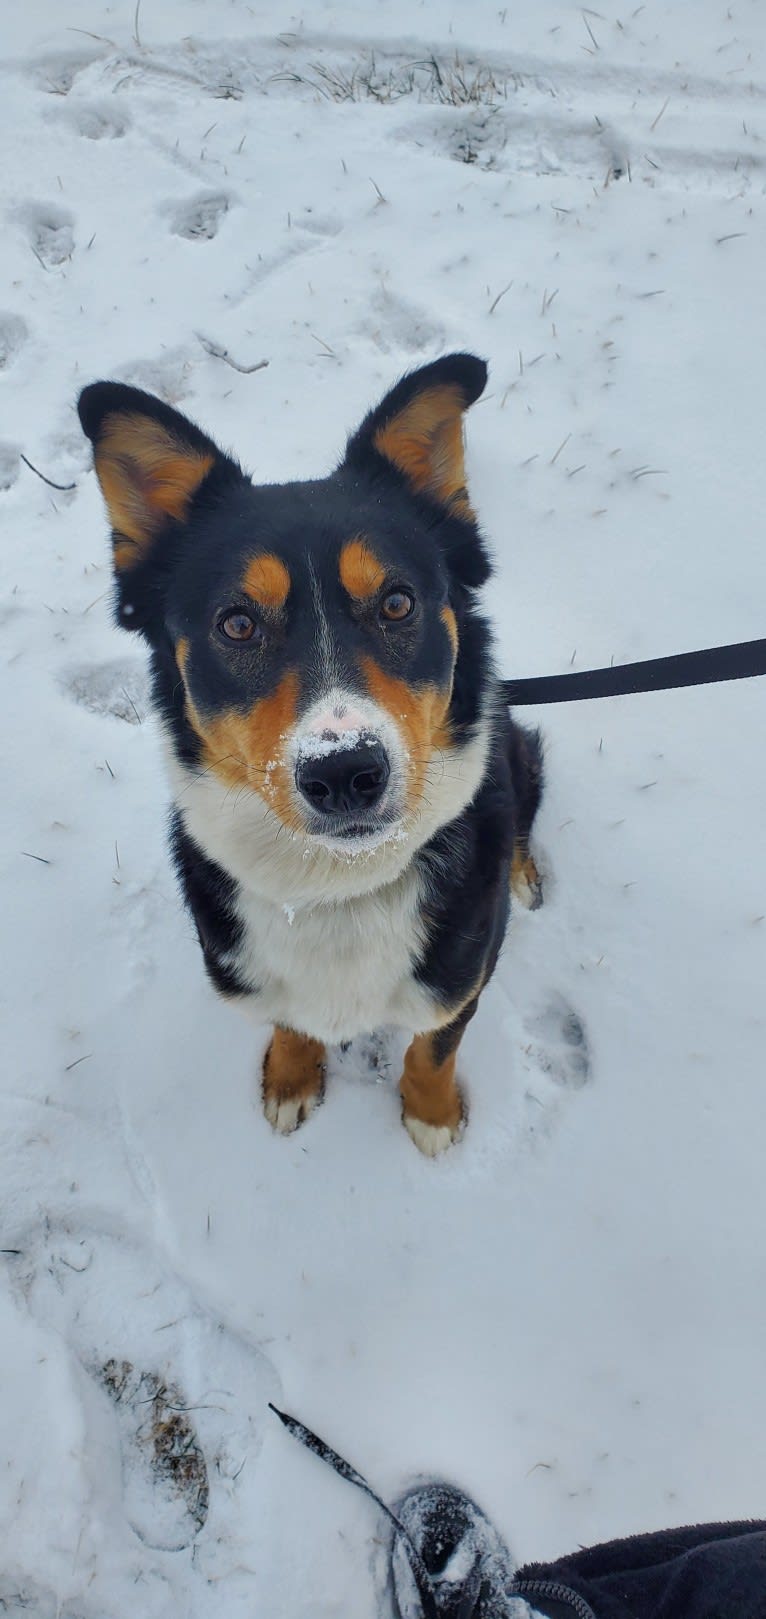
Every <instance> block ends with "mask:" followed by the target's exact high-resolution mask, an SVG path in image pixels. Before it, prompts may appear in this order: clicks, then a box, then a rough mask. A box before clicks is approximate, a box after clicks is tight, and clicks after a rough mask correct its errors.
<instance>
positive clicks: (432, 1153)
mask: <svg viewBox="0 0 766 1619" xmlns="http://www.w3.org/2000/svg"><path fill="white" fill-rule="evenodd" d="M404 1128H405V1130H406V1131H407V1133H408V1135H410V1136H411V1137H412V1140H413V1141H414V1143H415V1146H416V1147H417V1149H418V1152H422V1153H423V1156H424V1157H425V1158H438V1156H439V1153H441V1152H446V1151H447V1148H448V1147H451V1146H452V1143H453V1141H457V1138H458V1135H459V1134H460V1127H459V1126H458V1128H457V1129H456V1130H451V1129H450V1127H449V1125H447V1124H424V1123H423V1121H422V1119H413V1118H411V1117H409V1116H408V1115H407V1114H406V1113H405V1115H404Z"/></svg>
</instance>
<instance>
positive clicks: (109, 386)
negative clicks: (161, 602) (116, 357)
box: [77, 382, 238, 576]
mask: <svg viewBox="0 0 766 1619" xmlns="http://www.w3.org/2000/svg"><path fill="white" fill-rule="evenodd" d="M77 409H78V412H79V416H80V421H81V423H82V428H83V432H84V433H85V434H86V435H87V437H88V438H89V439H90V441H91V443H92V445H93V454H94V461H95V467H96V474H97V477H98V481H99V483H100V485H101V492H102V494H103V497H104V500H105V502H106V509H107V512H108V514H109V521H110V523H111V525H112V534H113V545H114V567H115V572H116V573H117V575H118V576H122V575H124V574H128V573H130V572H131V571H133V570H135V569H136V568H139V567H140V564H141V563H143V562H145V561H147V560H148V559H149V556H150V554H151V553H152V551H153V549H154V547H155V545H156V544H157V542H158V541H159V540H160V539H161V537H162V535H163V533H164V532H167V531H169V530H170V529H172V528H173V527H175V526H177V525H182V524H183V523H185V522H186V520H187V518H188V515H189V511H190V509H191V506H192V502H193V501H194V499H195V497H196V496H197V494H198V492H199V490H200V488H201V486H202V485H203V483H204V482H205V480H206V479H208V478H210V476H211V474H213V473H214V471H216V470H218V471H219V472H220V471H223V470H224V469H228V471H229V472H230V473H234V474H236V473H237V471H238V469H237V468H236V466H235V464H234V462H232V461H230V460H229V458H228V457H227V456H225V455H223V453H222V452H221V451H220V450H219V449H217V448H216V446H215V444H213V442H212V440H211V439H209V438H207V436H206V434H204V433H202V432H201V431H200V429H199V428H198V427H195V425H194V423H193V422H190V421H187V419H186V417H185V416H182V415H181V414H180V412H179V411H177V410H173V409H171V407H170V405H165V404H163V402H162V400H160V399H155V398H154V396H153V395H152V394H146V393H142V392H141V390H140V389H139V388H128V387H126V386H125V385H124V384H123V383H121V382H94V383H92V384H91V386H90V387H89V388H84V389H83V392H82V393H81V394H80V398H79V400H78V402H77Z"/></svg>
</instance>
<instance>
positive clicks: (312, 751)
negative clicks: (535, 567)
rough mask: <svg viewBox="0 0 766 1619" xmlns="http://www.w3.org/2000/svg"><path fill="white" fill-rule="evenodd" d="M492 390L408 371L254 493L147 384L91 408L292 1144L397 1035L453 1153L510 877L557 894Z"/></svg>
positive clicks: (405, 1078) (136, 621)
mask: <svg viewBox="0 0 766 1619" xmlns="http://www.w3.org/2000/svg"><path fill="white" fill-rule="evenodd" d="M486 377H487V368H486V366H485V365H484V363H483V361H481V360H478V359H476V358H475V357H474V356H472V355H469V354H451V355H446V356H445V357H443V358H442V359H440V360H437V361H435V363H434V364H432V365H427V366H424V367H423V368H422V369H421V370H419V371H415V372H413V373H412V374H411V375H410V376H407V377H405V378H404V379H403V380H402V381H401V382H399V383H398V384H397V386H396V387H395V388H393V389H392V391H391V392H390V393H389V394H387V395H386V397H385V399H384V400H383V401H382V403H381V404H380V405H378V406H377V408H376V409H375V410H373V411H371V412H370V414H369V415H368V416H367V417H366V418H365V420H364V421H363V422H362V425H361V427H360V428H359V429H358V431H357V432H356V433H354V434H353V436H352V437H351V438H350V439H349V442H348V444H347V446H346V451H345V455H344V457H343V460H342V461H341V463H340V465H339V467H338V468H337V470H336V471H335V472H333V473H332V474H331V476H330V477H326V478H319V479H316V480H314V481H311V482H308V483H287V484H254V483H253V482H252V480H251V479H250V478H249V477H248V476H247V475H246V473H245V472H243V471H242V469H241V468H240V467H239V466H238V464H237V463H236V461H234V460H233V459H232V458H231V457H230V456H229V455H227V454H224V453H223V452H222V451H221V450H219V449H218V448H217V447H216V445H215V444H214V443H213V441H212V439H210V438H208V437H207V435H206V434H205V433H203V432H201V431H200V429H199V428H198V427H196V426H194V425H193V423H191V422H190V421H188V420H187V419H186V418H185V417H184V416H182V415H180V414H179V413H178V412H177V411H175V410H173V409H171V408H170V407H169V406H168V405H166V404H163V403H162V402H161V401H160V400H158V399H155V398H152V397H151V396H150V395H149V394H145V393H141V392H139V391H138V390H137V389H135V388H129V387H124V386H123V385H121V384H120V383H116V382H97V383H94V384H93V385H92V386H91V387H89V388H86V389H85V390H84V392H83V393H82V395H81V397H80V401H79V411H80V419H81V422H82V425H83V428H84V430H85V432H86V434H87V436H88V438H89V439H90V440H91V441H92V444H93V448H94V453H95V466H96V473H97V475H98V479H99V483H100V485H101V490H102V492H103V496H104V500H105V502H106V507H107V512H108V515H109V520H110V522H111V525H112V531H113V532H112V540H113V552H114V569H115V576H116V584H117V595H116V599H117V616H118V619H119V622H120V624H121V625H123V627H124V628H125V629H130V630H137V631H139V632H140V633H141V634H142V635H143V636H144V638H145V639H146V641H147V642H148V644H149V648H150V651H151V665H152V675H153V700H154V704H155V706H156V709H157V712H158V714H159V716H160V720H161V724H162V729H163V733H164V737H165V743H166V750H167V760H168V767H169V772H170V780H171V784H172V792H173V799H174V806H175V807H174V811H173V820H172V834H171V842H172V850H173V857H174V860H175V864H176V868H177V871H178V874H179V877H180V880H181V885H182V888H183V892H184V896H185V899H186V903H187V904H188V906H189V909H190V911H191V914H192V916H193V918H194V921H195V924H196V928H197V932H198V934H199V940H200V944H201V947H202V953H203V956H204V961H205V966H206V968H207V971H208V973H209V975H210V978H211V979H212V981H213V983H214V985H215V987H216V989H218V990H219V991H220V993H221V994H222V995H223V996H224V997H225V998H226V999H227V1000H230V1001H232V1002H235V1003H237V1004H239V1005H240V1006H242V1007H243V1008H245V1009H246V1010H247V1011H248V1012H249V1013H250V1014H251V1015H252V1017H253V1018H254V1019H255V1020H256V1021H257V1022H258V1023H273V1024H274V1033H273V1036H272V1040H271V1044H270V1046H269V1049H268V1052H267V1054H266V1058H265V1062H264V1066H263V1077H262V1085H263V1105H264V1109H265V1112H266V1116H267V1118H268V1119H269V1120H270V1122H271V1124H272V1125H273V1126H274V1127H275V1129H277V1130H280V1131H283V1132H287V1131H290V1130H294V1129H295V1128H296V1127H297V1126H298V1125H299V1124H301V1123H302V1121H303V1120H304V1119H305V1118H307V1117H308V1115H309V1113H310V1112H311V1111H312V1109H313V1107H314V1106H315V1105H316V1103H317V1102H318V1101H319V1100H320V1097H321V1095H322V1087H323V1079H324V1067H325V1049H326V1047H327V1046H328V1045H332V1044H334V1043H336V1042H340V1041H347V1040H350V1039H352V1038H353V1037H354V1036H355V1035H358V1034H360V1033H362V1032H369V1031H371V1030H373V1029H375V1028H378V1027H380V1026H382V1025H395V1026H398V1027H399V1028H402V1029H405V1030H407V1031H409V1032H410V1033H411V1034H412V1041H411V1044H410V1045H409V1048H408V1050H407V1054H406V1057H405V1060H404V1072H403V1074H402V1077H401V1098H402V1117H403V1121H404V1124H405V1126H406V1128H407V1130H408V1131H409V1133H410V1135H411V1137H412V1139H413V1141H414V1142H415V1144H416V1146H418V1147H419V1148H420V1150H421V1151H422V1152H424V1153H427V1154H430V1155H433V1154H435V1153H438V1152H441V1151H442V1150H443V1149H444V1148H446V1147H448V1146H449V1144H450V1143H451V1142H452V1141H454V1140H455V1138H456V1136H457V1134H458V1132H459V1130H460V1127H461V1122H462V1119H463V1104H462V1100H461V1095H460V1091H459V1089H458V1086H457V1083H456V1078H455V1059H456V1053H457V1048H458V1044H459V1041H460V1038H461V1035H462V1033H463V1030H464V1029H465V1026H466V1024H467V1022H468V1020H469V1018H471V1017H472V1016H473V1014H474V1012H475V1010H476V1006H477V1003H478V999H479V995H480V994H481V991H482V988H483V987H484V985H485V984H486V982H487V980H488V978H489V977H490V975H491V973H492V971H493V969H494V966H495V963H496V961H497V956H498V952H499V950H500V946H501V944H502V941H503V935H504V933H505V929H506V923H507V919H508V909H509V889H510V886H511V884H513V887H514V889H515V890H517V891H523V892H524V893H525V896H526V898H527V900H528V901H529V899H530V898H531V899H533V900H534V899H536V898H538V897H539V885H538V879H537V873H536V870H535V867H534V864H533V861H532V858H531V856H530V853H529V833H530V828H531V825H532V821H533V818H534V815H535V811H536V809H537V805H538V801H539V798H540V792H541V757H540V746H539V741H538V738H537V737H536V736H534V735H531V734H530V733H528V732H526V731H524V730H522V729H521V728H520V727H519V726H517V725H516V724H515V723H514V722H513V720H512V719H511V718H510V716H509V714H508V710H507V708H506V706H505V705H504V703H503V702H502V699H501V696H500V692H499V687H498V682H497V678H496V674H495V671H494V667H493V661H492V644H491V636H490V631H489V628H488V625H487V621H486V619H485V618H484V617H483V616H482V614H481V612H480V611H479V609H478V607H477V600H476V595H477V591H478V589H479V587H480V586H481V585H483V584H484V583H485V581H486V580H487V578H488V575H489V572H490V569H489V562H488V558H487V553H486V550H485V547H484V544H483V542H482V538H481V535H480V533H479V530H478V527H477V523H476V518H475V516H474V513H473V510H472V508H471V505H470V502H469V499H468V495H467V493H466V487H465V470H464V462H463V416H464V412H465V410H466V409H467V407H468V406H469V405H471V404H473V402H474V400H475V399H477V398H478V397H479V395H480V393H481V392H482V389H483V388H484V385H485V382H486Z"/></svg>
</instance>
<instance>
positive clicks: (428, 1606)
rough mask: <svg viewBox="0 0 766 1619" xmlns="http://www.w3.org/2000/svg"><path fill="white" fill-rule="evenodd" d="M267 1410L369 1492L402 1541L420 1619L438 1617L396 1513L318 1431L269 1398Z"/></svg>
mask: <svg viewBox="0 0 766 1619" xmlns="http://www.w3.org/2000/svg"><path fill="white" fill-rule="evenodd" d="M269 1410H270V1411H273V1412H274V1415H275V1417H279V1420H280V1422H282V1423H284V1426H285V1427H286V1429H287V1431H288V1433H291V1434H292V1435H293V1438H294V1439H298V1440H300V1443H301V1444H302V1445H305V1446H306V1449H307V1450H311V1451H313V1453H314V1455H315V1456H318V1457H319V1458H320V1461H323V1462H327V1464H328V1466H330V1467H332V1468H333V1470H334V1471H335V1472H336V1473H338V1474H340V1477H341V1478H344V1479H346V1481H347V1483H349V1484H355V1485H356V1487H357V1489H359V1490H363V1491H364V1493H365V1495H369V1496H370V1498H371V1500H373V1501H374V1502H375V1503H376V1505H377V1506H379V1507H380V1510H381V1512H384V1513H385V1515H386V1517H387V1518H388V1521H389V1523H390V1524H391V1525H392V1526H393V1529H394V1531H395V1533H396V1534H397V1535H400V1536H401V1539H402V1542H403V1544H404V1549H405V1551H406V1553H407V1557H408V1559H409V1564H410V1568H411V1569H412V1575H413V1579H414V1581H415V1584H416V1585H417V1588H418V1595H419V1597H420V1601H421V1603H422V1605H423V1619H439V1610H438V1608H437V1606H436V1599H435V1597H434V1593H433V1586H432V1584H431V1576H430V1574H429V1572H428V1569H427V1568H426V1565H425V1563H424V1562H423V1559H422V1557H421V1555H420V1552H419V1551H418V1548H417V1546H415V1545H414V1544H413V1542H412V1540H411V1539H410V1537H409V1535H408V1533H407V1530H406V1529H405V1527H404V1524H403V1523H400V1522H399V1519H398V1518H397V1516H396V1513H395V1512H392V1511H391V1508H390V1507H387V1506H386V1503H385V1501H382V1500H381V1498H380V1496H379V1495H376V1493H375V1491H374V1490H373V1488H372V1485H371V1484H368V1483H367V1480H366V1478H363V1477H362V1474H361V1473H357V1471H356V1468H355V1467H352V1466H351V1463H350V1462H347V1461H344V1459H343V1457H342V1456H339V1455H338V1452H337V1450H333V1449H332V1447H331V1446H330V1445H328V1444H326V1443H325V1441H324V1439H320V1438H319V1435H318V1434H315V1433H312V1431H311V1429H310V1428H307V1427H306V1426H305V1424H304V1423H302V1422H299V1421H298V1419H297V1417H290V1416H288V1415H287V1412H286V1411H280V1410H278V1408H277V1406H275V1405H272V1403H271V1401H269Z"/></svg>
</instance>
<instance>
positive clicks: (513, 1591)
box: [508, 1579, 596, 1619]
mask: <svg viewBox="0 0 766 1619" xmlns="http://www.w3.org/2000/svg"><path fill="white" fill-rule="evenodd" d="M508 1595H509V1596H514V1597H535V1596H538V1597H550V1598H551V1601H553V1602H566V1603H567V1605H568V1606H569V1607H570V1608H571V1609H572V1612H573V1613H575V1614H576V1615H577V1619H596V1615H595V1613H594V1612H593V1609H592V1607H591V1605H590V1603H589V1602H586V1601H585V1598H584V1597H581V1596H579V1595H578V1593H577V1591H572V1590H570V1587H569V1586H568V1585H560V1584H559V1582H558V1580H523V1579H515V1580H514V1581H513V1583H512V1585H511V1586H509V1589H508Z"/></svg>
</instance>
